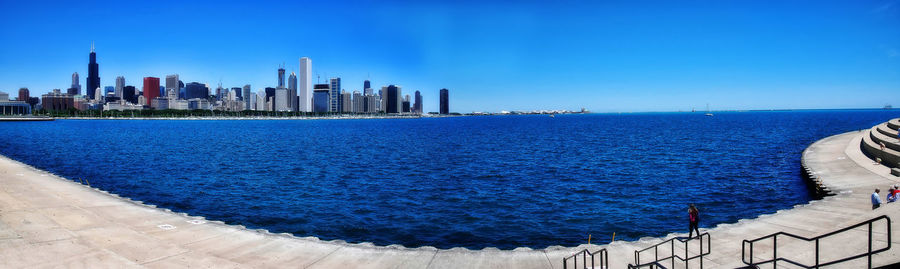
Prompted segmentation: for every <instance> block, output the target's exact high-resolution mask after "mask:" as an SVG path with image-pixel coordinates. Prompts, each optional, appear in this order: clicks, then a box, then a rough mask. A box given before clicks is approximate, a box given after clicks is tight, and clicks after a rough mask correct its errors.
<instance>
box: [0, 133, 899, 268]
mask: <svg viewBox="0 0 900 269" xmlns="http://www.w3.org/2000/svg"><path fill="white" fill-rule="evenodd" d="M864 134H867V133H866V132H849V133H845V134H840V135H835V136H831V137H828V138H825V139H822V140H820V141H818V142H816V143H814V144H812V145H811V146H810V147H809V148H808V149H807V150H806V151H805V152H804V154H803V161H804V163H805V165H806V166H807V167H808V168H809V169H810V170H812V171H813V174H815V175H816V176H818V177H819V178H820V179H821V180H822V182H823V184H825V185H826V186H827V187H828V188H829V189H830V190H832V191H833V192H835V193H838V194H837V195H835V196H831V197H828V198H825V199H823V200H818V201H813V202H811V203H809V204H804V205H798V206H796V207H795V208H793V209H788V210H781V211H779V212H777V213H775V214H772V215H763V216H759V217H757V218H754V219H750V220H741V221H739V222H738V223H734V224H720V225H718V226H716V227H715V228H712V229H701V231H703V232H709V233H710V234H711V238H712V246H713V247H712V254H710V255H709V256H707V258H705V259H704V266H705V268H735V267H739V266H742V265H743V264H742V263H741V241H742V240H743V239H753V238H757V237H760V236H764V235H768V234H771V233H775V232H778V231H786V232H790V233H794V234H798V235H801V236H808V237H811V236H815V235H819V234H823V233H826V232H829V231H833V230H837V229H839V228H842V227H845V226H848V225H851V224H855V223H857V222H861V221H864V220H867V219H869V218H872V217H875V216H879V215H888V216H890V217H891V218H892V219H893V220H895V221H896V220H900V203H898V204H889V205H886V206H884V207H882V208H880V209H878V210H874V211H873V210H871V205H870V203H869V195H870V194H871V193H872V190H873V189H874V188H876V187H878V188H881V189H882V190H883V191H882V198H884V196H885V191H886V190H887V189H888V186H890V185H893V184H898V183H900V178H898V177H895V176H892V175H890V172H889V169H888V168H886V167H884V166H881V165H876V164H874V162H873V161H872V160H871V159H869V158H867V157H866V156H865V155H863V154H862V152H861V151H860V141H861V138H862V137H863V135H864ZM736 180H739V179H736ZM736 191H739V190H736ZM797 191H805V190H797ZM729 202H735V203H739V202H740V201H723V203H729ZM701 210H702V208H701ZM598 217H601V216H598ZM675 217H679V218H680V217H684V216H675ZM685 224H686V223H685ZM685 226H686V225H685ZM874 228H875V233H874V234H875V237H876V241H875V246H874V247H875V248H878V247H880V246H884V245H885V244H891V245H892V248H891V250H889V251H887V252H885V253H881V254H878V255H876V257H875V258H874V259H873V260H874V264H875V265H876V266H879V265H887V264H893V263H897V262H900V255H898V253H900V245H898V242H900V239H898V237H900V234H897V229H900V225H897V224H896V223H894V224H893V225H892V228H893V234H894V236H893V240H892V242H885V241H884V240H883V238H884V230H885V227H884V225H881V224H878V225H875V226H874ZM672 229H673V230H683V229H685V227H673V228H672ZM879 229H880V230H879ZM866 234H867V231H866V230H865V229H855V230H852V231H851V232H849V233H846V234H842V235H840V236H838V237H836V238H832V239H830V240H827V241H823V242H822V243H821V248H822V251H823V252H822V256H821V259H822V260H828V259H830V258H833V257H838V255H845V254H846V253H847V252H850V251H853V252H856V251H864V250H865V249H866V246H865V244H866V239H865V238H866V237H865V236H866ZM683 235H684V234H683V233H678V234H670V235H668V236H667V237H666V238H645V239H642V240H638V241H631V242H623V241H616V242H613V243H611V244H608V245H582V246H578V247H548V248H546V249H541V250H532V249H528V248H520V249H516V250H503V251H501V250H497V249H491V248H488V249H483V250H467V249H462V248H454V249H449V250H439V249H435V248H431V247H421V248H414V249H409V248H404V247H401V246H373V245H371V244H365V243H364V244H348V243H345V242H342V241H321V240H318V239H316V238H309V237H294V236H291V235H286V234H271V233H268V232H266V231H262V230H249V229H245V228H243V227H241V226H232V225H225V224H223V223H221V222H216V221H209V220H205V219H203V218H202V217H194V216H188V215H185V214H180V213H174V212H171V211H168V210H165V209H158V208H154V207H152V206H148V205H144V204H142V203H140V202H136V201H131V200H128V199H126V198H120V197H118V196H116V195H113V194H108V193H105V192H103V191H100V190H96V189H92V188H90V187H88V186H86V185H82V184H80V183H76V182H73V181H69V180H66V179H63V178H60V177H57V176H54V175H51V174H49V173H47V172H45V171H41V170H37V169H34V168H32V167H30V166H28V165H25V164H22V163H19V162H17V161H14V160H10V159H8V158H5V157H0V268H50V267H52V268H59V267H62V268H132V267H135V268H144V267H146V268H186V267H191V268H561V267H562V259H563V257H564V256H567V255H569V254H571V253H574V252H575V251H576V250H581V249H585V248H587V249H589V250H591V251H594V250H598V249H601V248H606V249H607V250H608V251H609V258H610V267H611V268H625V267H626V266H627V264H628V263H632V262H634V250H636V249H640V248H644V247H647V246H650V245H652V244H655V243H658V242H661V241H663V240H664V239H668V238H671V237H672V236H683ZM778 245H779V249H778V254H779V256H780V257H789V258H792V259H799V260H802V261H811V260H812V259H813V257H812V250H813V246H812V245H811V244H808V243H802V242H792V241H790V240H781V239H779V243H778ZM760 246H761V245H757V249H756V250H757V252H758V254H757V255H755V256H756V257H757V259H766V258H770V257H771V255H772V253H771V248H769V250H765V249H763V248H761V247H760ZM676 248H677V247H676ZM691 248H693V249H692V251H691V252H692V253H694V252H695V251H694V250H695V249H696V245H691ZM667 251H668V250H666V252H667ZM683 251H684V250H683V249H680V248H677V250H676V252H677V253H683ZM651 255H652V254H651ZM864 262H865V259H859V260H857V261H854V262H850V263H844V264H841V265H840V266H837V267H839V268H856V267H862V266H864V265H865V263H864ZM579 263H580V262H579ZM664 264H666V265H668V264H669V263H668V262H665V263H664ZM676 266H679V267H680V268H684V267H683V265H681V263H676ZM690 267H691V268H699V266H698V262H697V261H696V260H695V261H693V262H691V264H690ZM570 268H571V267H570Z"/></svg>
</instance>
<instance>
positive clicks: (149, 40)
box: [0, 0, 900, 112]
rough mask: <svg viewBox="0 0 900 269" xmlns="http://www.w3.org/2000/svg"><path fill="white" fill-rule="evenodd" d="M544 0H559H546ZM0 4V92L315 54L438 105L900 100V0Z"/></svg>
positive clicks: (327, 71) (197, 75)
mask: <svg viewBox="0 0 900 269" xmlns="http://www.w3.org/2000/svg"><path fill="white" fill-rule="evenodd" d="M547 2H550V1H547ZM673 2H674V1H605V2H599V1H597V2H593V1H553V2H550V3H545V1H524V2H511V1H510V2H507V1H496V2H492V1H453V2H449V1H448V2H425V1H410V2H391V1H360V2H337V1H315V2H269V1H248V2H235V3H231V2H228V1H209V2H187V1H186V2H184V3H182V2H178V1H172V2H169V1H146V2H145V1H112V2H102V1H101V2H97V1H66V2H58V3H56V2H44V1H5V0H4V1H2V2H0V70H2V72H0V91H5V92H9V93H12V95H15V93H16V92H17V90H18V88H19V87H28V88H29V89H31V92H32V95H35V94H41V93H45V92H47V91H49V90H51V89H54V88H60V89H65V88H67V87H68V85H69V84H70V76H71V74H72V72H78V73H79V74H80V75H81V84H82V85H85V84H86V83H85V81H84V79H85V78H86V76H87V61H88V52H89V50H90V44H91V42H92V41H93V42H95V43H96V47H97V55H98V62H99V63H100V77H101V83H102V85H104V86H106V85H114V80H115V77H116V76H120V75H121V76H125V79H126V82H127V84H129V85H136V86H139V85H141V83H140V81H141V79H142V78H143V77H145V76H155V77H165V75H167V74H175V73H177V74H179V75H180V76H181V78H182V80H183V81H184V82H185V83H187V82H192V81H198V82H201V83H208V84H210V85H211V86H212V87H215V86H216V84H218V82H219V81H220V80H221V82H222V83H223V86H225V87H237V86H242V85H244V84H250V85H252V87H253V89H254V91H256V90H257V89H261V88H264V87H267V86H273V85H275V83H276V77H277V73H276V69H277V68H278V65H279V64H282V63H285V64H286V66H287V68H286V69H287V70H288V72H290V71H291V70H294V71H296V70H297V66H298V58H299V57H302V56H307V57H310V58H311V59H312V61H313V76H314V77H315V76H316V74H318V75H320V76H321V77H322V80H323V81H324V80H325V78H327V77H334V76H340V77H341V78H342V83H343V87H344V89H346V90H348V91H353V90H360V89H361V88H362V81H363V80H364V79H366V78H367V77H368V78H370V79H371V80H372V83H373V86H378V87H380V86H383V85H387V84H397V85H401V86H402V87H403V92H404V94H412V92H414V91H415V90H420V91H421V92H422V94H423V95H424V98H425V110H426V111H436V110H437V107H438V90H439V89H440V88H449V89H450V96H451V100H450V101H451V110H452V111H458V112H471V111H500V110H532V109H570V110H575V109H580V108H582V107H585V108H587V109H589V110H592V111H597V112H634V111H678V110H690V109H691V108H692V107H693V108H697V109H703V108H704V107H705V105H706V104H707V103H709V104H710V106H711V107H712V109H714V110H716V109H780V108H860V107H880V106H882V105H884V104H888V103H890V104H893V105H894V106H900V0H894V1H887V0H883V1H778V2H774V1H773V2H767V1H688V2H682V3H673Z"/></svg>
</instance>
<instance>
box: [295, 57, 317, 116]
mask: <svg viewBox="0 0 900 269" xmlns="http://www.w3.org/2000/svg"><path fill="white" fill-rule="evenodd" d="M311 71H312V61H311V60H310V59H309V58H307V57H303V58H300V89H299V90H300V92H299V96H298V97H297V99H298V100H299V101H298V102H299V103H300V111H301V112H312V97H313V96H312V95H313V92H312V91H313V86H312V73H311Z"/></svg>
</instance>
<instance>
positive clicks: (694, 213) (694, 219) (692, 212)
mask: <svg viewBox="0 0 900 269" xmlns="http://www.w3.org/2000/svg"><path fill="white" fill-rule="evenodd" d="M688 219H689V220H690V222H691V223H690V226H689V227H688V238H694V237H693V235H694V231H697V236H700V228H699V226H700V225H699V224H700V210H697V207H695V206H694V204H691V206H690V207H688Z"/></svg>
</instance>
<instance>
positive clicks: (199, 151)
mask: <svg viewBox="0 0 900 269" xmlns="http://www.w3.org/2000/svg"><path fill="white" fill-rule="evenodd" d="M895 117H900V111H898V110H826V111H790V112H732V113H716V115H715V116H714V117H704V116H703V115H702V114H700V113H645V114H591V115H558V116H556V117H555V118H550V117H548V116H491V117H455V118H423V119H365V120H260V121H251V120H247V121H244V120H242V121H157V120H152V121H120V120H58V121H55V122H0V137H2V139H0V154H3V155H5V156H8V157H10V158H13V159H16V160H19V161H22V162H24V163H27V164H30V165H33V166H35V167H37V168H39V169H44V170H48V171H50V172H53V173H55V174H57V175H61V176H64V177H66V178H70V179H77V178H85V179H88V180H89V181H90V182H91V184H92V186H94V187H98V188H101V189H104V190H107V191H110V192H113V193H117V194H120V195H122V196H126V197H130V198H132V199H135V200H142V201H145V202H146V203H150V204H155V205H158V206H160V207H165V208H169V209H172V210H174V211H178V212H186V213H189V214H191V215H202V216H205V217H207V218H209V219H214V220H222V221H225V222H226V223H230V224H241V225H245V226H247V227H249V228H264V229H268V230H270V231H272V232H286V233H293V234H294V235H297V236H316V237H319V238H322V239H325V240H330V239H342V240H346V241H348V242H373V243H375V244H377V245H388V244H402V245H405V246H407V247H417V246H426V245H428V246H436V247H439V248H450V247H468V248H473V249H480V248H483V247H498V248H501V249H511V248H515V247H519V246H526V247H533V248H543V247H546V246H550V245H564V246H573V245H576V244H580V243H586V242H587V237H588V234H592V235H593V238H594V240H593V242H599V243H605V242H608V241H609V239H610V237H611V235H612V233H613V232H616V238H618V239H637V238H639V237H643V236H663V235H665V234H667V233H669V232H677V231H681V232H686V231H687V220H686V218H687V215H686V214H687V213H686V207H687V204H688V203H695V204H697V206H698V207H699V208H700V210H701V226H703V227H711V226H715V225H716V224H718V223H730V222H735V221H737V220H738V219H741V218H754V217H756V216H757V215H759V214H764V213H773V212H775V211H777V210H779V209H785V208H790V207H792V206H793V205H796V204H800V203H805V202H808V201H809V200H810V199H812V197H811V196H810V194H809V193H808V192H807V190H806V187H805V183H804V182H803V179H802V177H801V168H800V154H801V152H802V151H803V150H804V149H805V148H806V147H807V146H808V145H809V144H810V143H812V142H814V141H816V140H819V139H821V138H824V137H826V136H829V135H834V134H838V133H842V132H847V131H852V130H858V129H864V128H869V127H871V126H873V125H875V124H877V123H880V122H883V121H886V120H888V119H891V118H895Z"/></svg>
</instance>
